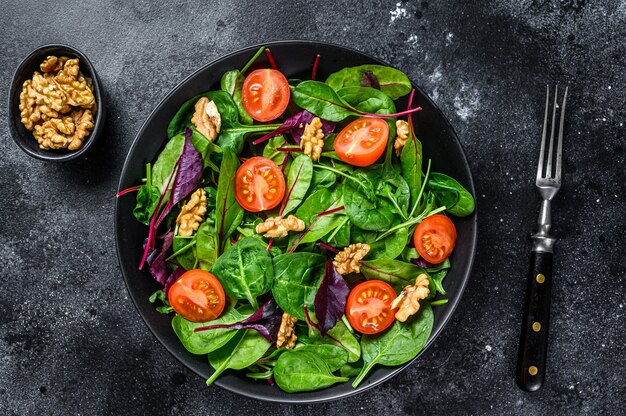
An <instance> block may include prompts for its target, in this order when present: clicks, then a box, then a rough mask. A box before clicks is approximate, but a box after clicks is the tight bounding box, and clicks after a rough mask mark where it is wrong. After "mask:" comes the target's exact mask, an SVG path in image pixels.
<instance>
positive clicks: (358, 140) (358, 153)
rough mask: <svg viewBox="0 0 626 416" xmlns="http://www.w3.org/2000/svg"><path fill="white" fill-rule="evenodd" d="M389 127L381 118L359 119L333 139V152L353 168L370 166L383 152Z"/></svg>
mask: <svg viewBox="0 0 626 416" xmlns="http://www.w3.org/2000/svg"><path fill="white" fill-rule="evenodd" d="M387 140H389V125H388V124H387V122H386V121H385V120H383V119H382V118H360V119H358V120H355V121H353V122H352V123H350V124H348V125H347V126H346V127H344V128H343V130H341V132H340V133H339V134H338V135H337V138H336V139H335V145H334V147H335V152H337V156H339V157H340V158H341V160H343V161H344V162H346V163H349V164H351V165H354V166H369V165H372V164H373V163H374V162H376V160H378V158H379V157H380V156H381V155H382V154H383V152H384V151H385V147H386V146H387Z"/></svg>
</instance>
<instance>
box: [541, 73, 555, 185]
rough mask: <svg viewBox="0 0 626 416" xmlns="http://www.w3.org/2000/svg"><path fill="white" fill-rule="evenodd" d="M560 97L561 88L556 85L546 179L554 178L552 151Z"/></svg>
mask: <svg viewBox="0 0 626 416" xmlns="http://www.w3.org/2000/svg"><path fill="white" fill-rule="evenodd" d="M558 95H559V86H558V85H555V86H554V107H553V108H552V130H551V132H550V147H549V148H548V164H547V166H546V174H545V175H544V177H545V178H551V177H552V151H553V149H554V125H555V121H556V108H557V102H556V97H557V96H558Z"/></svg>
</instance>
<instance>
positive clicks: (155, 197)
mask: <svg viewBox="0 0 626 416" xmlns="http://www.w3.org/2000/svg"><path fill="white" fill-rule="evenodd" d="M148 181H149V182H148V183H146V184H145V185H143V186H142V187H141V188H139V192H138V193H137V205H136V206H135V208H134V209H133V215H134V216H135V218H137V220H138V221H139V222H140V223H142V224H144V225H149V224H150V219H151V218H152V214H153V213H154V210H155V209H156V207H157V205H158V204H159V198H160V197H161V191H160V190H159V188H158V187H156V186H154V185H152V184H151V183H150V179H148Z"/></svg>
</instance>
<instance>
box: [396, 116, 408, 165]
mask: <svg viewBox="0 0 626 416" xmlns="http://www.w3.org/2000/svg"><path fill="white" fill-rule="evenodd" d="M408 138H409V123H407V122H406V121H404V120H398V121H396V141H395V142H393V148H394V149H395V150H396V156H398V157H400V154H401V153H402V149H403V148H404V145H405V144H406V141H407V139H408Z"/></svg>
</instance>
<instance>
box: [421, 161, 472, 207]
mask: <svg viewBox="0 0 626 416" xmlns="http://www.w3.org/2000/svg"><path fill="white" fill-rule="evenodd" d="M427 186H428V188H429V189H430V190H431V191H432V192H433V193H434V194H435V200H436V201H437V205H439V206H444V205H445V207H446V211H448V212H449V213H450V214H452V215H455V216H457V217H466V216H468V215H470V214H471V213H472V212H474V208H475V203H474V197H472V194H470V193H469V191H468V190H467V189H465V188H464V187H463V185H461V184H460V183H458V182H457V181H456V180H455V179H453V178H451V177H449V176H448V175H444V174H443V173H437V172H432V173H431V174H430V175H429V177H428V181H427Z"/></svg>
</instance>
